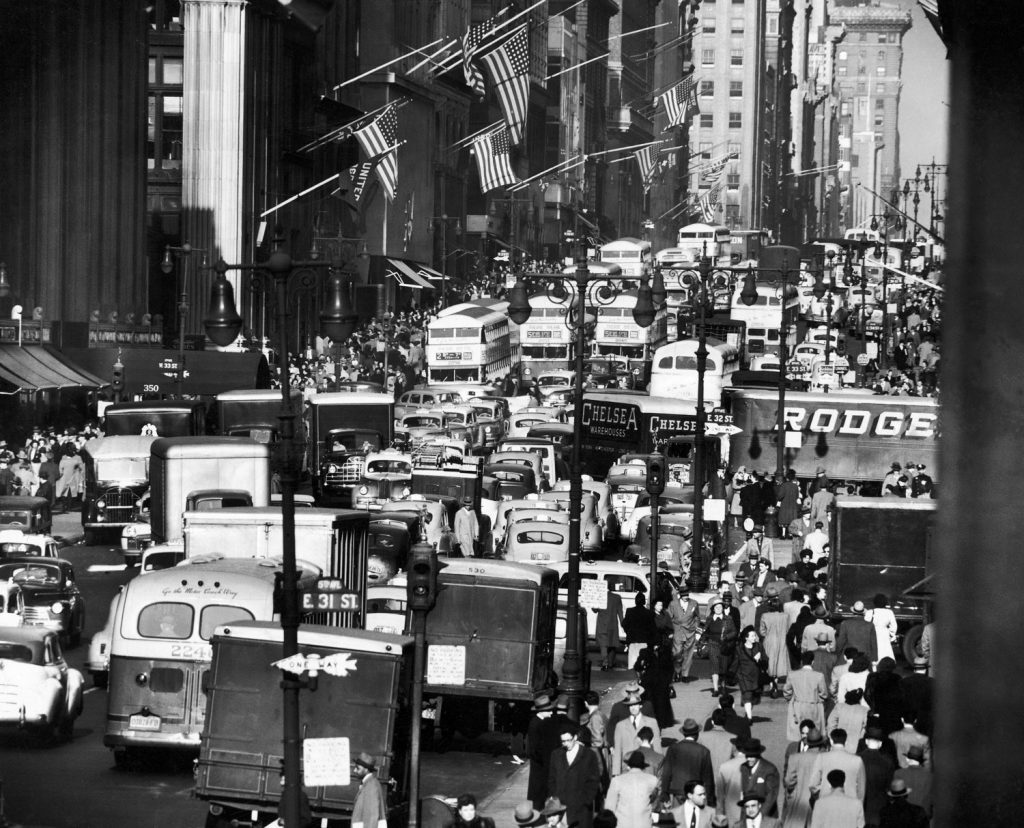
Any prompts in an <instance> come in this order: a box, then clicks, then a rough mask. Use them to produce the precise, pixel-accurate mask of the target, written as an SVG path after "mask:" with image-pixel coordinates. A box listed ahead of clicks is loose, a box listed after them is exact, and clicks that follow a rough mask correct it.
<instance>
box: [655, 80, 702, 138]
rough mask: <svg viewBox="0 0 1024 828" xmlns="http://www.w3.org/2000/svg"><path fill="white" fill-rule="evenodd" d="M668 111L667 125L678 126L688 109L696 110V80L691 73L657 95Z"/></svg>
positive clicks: (683, 119)
mask: <svg viewBox="0 0 1024 828" xmlns="http://www.w3.org/2000/svg"><path fill="white" fill-rule="evenodd" d="M658 100H660V101H661V102H662V103H663V104H664V105H665V112H666V113H668V125H669V126H679V125H680V124H681V123H683V121H685V120H686V118H687V116H688V115H689V111H690V110H691V109H693V110H694V111H697V82H696V80H695V79H694V77H693V75H687V76H686V77H685V78H683V79H682V80H681V81H679V83H677V84H676V85H675V86H673V87H672V88H671V89H669V90H668V91H667V92H663V93H662V94H661V95H659V96H658Z"/></svg>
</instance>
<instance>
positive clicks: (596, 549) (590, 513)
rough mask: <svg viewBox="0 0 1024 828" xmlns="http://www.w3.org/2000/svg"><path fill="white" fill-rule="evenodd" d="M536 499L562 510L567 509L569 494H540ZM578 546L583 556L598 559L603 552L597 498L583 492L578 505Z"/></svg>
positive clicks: (562, 492)
mask: <svg viewBox="0 0 1024 828" xmlns="http://www.w3.org/2000/svg"><path fill="white" fill-rule="evenodd" d="M538 497H539V498H540V499H541V500H547V501H550V502H552V503H557V504H559V505H560V506H561V507H562V508H563V509H566V510H568V508H569V492H568V491H558V492H541V493H540V494H539V495H538ZM580 508H581V513H580V544H581V546H582V549H583V556H584V557H586V558H599V557H601V554H602V553H603V552H604V539H603V538H604V536H603V532H602V528H601V525H600V524H599V523H598V520H597V497H596V496H595V495H594V494H592V493H591V492H586V491H585V492H583V498H582V501H581V503H580Z"/></svg>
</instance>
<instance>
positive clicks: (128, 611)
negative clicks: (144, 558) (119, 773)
mask: <svg viewBox="0 0 1024 828" xmlns="http://www.w3.org/2000/svg"><path fill="white" fill-rule="evenodd" d="M320 574H321V573H320V572H319V570H314V569H309V568H305V569H301V570H300V571H299V585H300V588H301V587H303V586H304V587H305V588H307V589H309V588H312V586H313V585H314V582H315V580H316V579H317V578H318V577H319V576H320ZM281 577H283V567H282V565H281V563H280V561H275V560H251V559H239V558H212V557H211V558H205V559H201V560H191V561H185V562H183V563H181V564H180V565H178V566H176V567H173V568H171V569H165V570H161V571H158V572H152V573H149V574H147V575H145V576H144V577H139V578H134V579H133V580H131V581H129V582H128V584H127V586H126V587H125V589H124V592H122V593H121V597H120V600H119V601H118V602H117V606H116V609H115V610H114V623H113V627H112V630H111V635H110V666H109V679H108V684H109V692H108V695H107V725H106V733H105V735H104V737H103V744H104V745H105V746H106V747H108V748H111V749H112V750H113V751H114V759H115V763H116V764H117V766H118V767H122V768H123V767H125V766H126V765H127V764H128V761H129V759H130V758H131V754H132V753H133V752H135V751H137V750H138V749H140V748H163V749H168V750H188V751H198V750H199V736H200V733H201V732H202V730H203V723H204V721H205V717H206V688H205V686H204V682H205V680H206V672H207V670H208V669H209V666H210V659H211V657H212V647H211V643H210V642H211V639H212V637H213V633H214V630H216V629H217V627H219V626H220V625H222V624H228V623H231V622H235V621H242V620H257V621H272V620H274V619H275V618H276V617H277V613H276V611H275V601H274V586H275V583H276V581H277V579H279V578H281Z"/></svg>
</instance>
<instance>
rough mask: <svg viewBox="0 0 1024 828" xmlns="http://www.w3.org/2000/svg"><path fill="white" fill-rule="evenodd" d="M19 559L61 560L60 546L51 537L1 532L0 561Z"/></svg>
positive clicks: (7, 530)
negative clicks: (10, 558) (12, 558)
mask: <svg viewBox="0 0 1024 828" xmlns="http://www.w3.org/2000/svg"><path fill="white" fill-rule="evenodd" d="M12 556H14V557H19V558H59V557H60V544H59V543H58V542H57V541H56V540H55V539H54V538H52V537H50V536H49V535H36V534H28V533H25V532H21V531H19V530H17V529H2V530H0V560H4V559H5V558H9V557H12Z"/></svg>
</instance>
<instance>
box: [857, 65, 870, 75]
mask: <svg viewBox="0 0 1024 828" xmlns="http://www.w3.org/2000/svg"><path fill="white" fill-rule="evenodd" d="M867 73H868V67H867V66H865V65H864V64H863V63H858V64H857V74H858V75H866V74H867Z"/></svg>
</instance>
